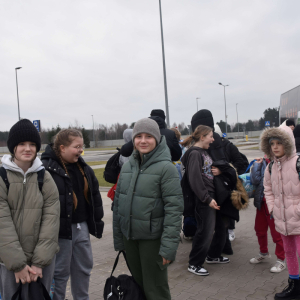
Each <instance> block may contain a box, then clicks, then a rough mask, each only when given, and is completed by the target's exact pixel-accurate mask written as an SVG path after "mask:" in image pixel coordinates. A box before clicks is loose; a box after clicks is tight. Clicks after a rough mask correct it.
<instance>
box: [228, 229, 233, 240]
mask: <svg viewBox="0 0 300 300" xmlns="http://www.w3.org/2000/svg"><path fill="white" fill-rule="evenodd" d="M228 234H229V240H230V242H232V241H234V240H235V233H234V231H233V230H232V229H228Z"/></svg>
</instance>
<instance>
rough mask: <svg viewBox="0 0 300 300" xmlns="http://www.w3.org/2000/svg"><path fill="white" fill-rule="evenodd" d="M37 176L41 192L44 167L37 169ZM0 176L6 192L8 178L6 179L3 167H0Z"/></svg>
mask: <svg viewBox="0 0 300 300" xmlns="http://www.w3.org/2000/svg"><path fill="white" fill-rule="evenodd" d="M37 176H38V185H39V190H40V192H42V189H43V184H44V176H45V169H42V170H40V171H38V172H37ZM0 177H1V178H2V179H3V181H4V183H5V185H6V188H7V193H8V191H9V182H8V179H7V172H6V169H5V168H3V167H1V168H0Z"/></svg>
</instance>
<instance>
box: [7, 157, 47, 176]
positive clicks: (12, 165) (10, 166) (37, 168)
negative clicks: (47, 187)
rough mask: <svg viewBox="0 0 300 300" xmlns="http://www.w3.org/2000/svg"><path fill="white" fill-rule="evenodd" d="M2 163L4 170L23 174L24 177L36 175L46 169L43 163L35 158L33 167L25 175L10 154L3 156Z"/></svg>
mask: <svg viewBox="0 0 300 300" xmlns="http://www.w3.org/2000/svg"><path fill="white" fill-rule="evenodd" d="M1 162H2V165H3V167H4V169H6V170H10V171H12V172H17V173H21V174H22V175H23V176H26V175H27V174H29V173H36V172H38V171H40V170H42V169H44V166H43V163H42V162H41V160H40V159H39V158H38V157H36V158H35V160H34V161H33V164H32V166H31V167H30V168H29V169H28V170H27V171H26V173H24V171H23V170H22V169H21V168H20V167H19V166H18V165H17V164H16V163H15V162H14V161H12V157H11V155H10V154H5V155H3V157H2V160H1Z"/></svg>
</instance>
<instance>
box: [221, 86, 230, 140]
mask: <svg viewBox="0 0 300 300" xmlns="http://www.w3.org/2000/svg"><path fill="white" fill-rule="evenodd" d="M219 85H222V86H223V87H224V102H225V123H226V130H225V132H226V135H227V111H226V96H225V88H226V86H229V84H226V85H224V84H222V83H221V82H219Z"/></svg>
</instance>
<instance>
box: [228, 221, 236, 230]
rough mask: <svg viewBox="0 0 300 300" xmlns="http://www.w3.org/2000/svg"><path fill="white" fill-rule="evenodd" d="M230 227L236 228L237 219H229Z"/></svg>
mask: <svg viewBox="0 0 300 300" xmlns="http://www.w3.org/2000/svg"><path fill="white" fill-rule="evenodd" d="M228 229H231V230H234V229H235V219H231V218H230V219H229V227H228Z"/></svg>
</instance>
